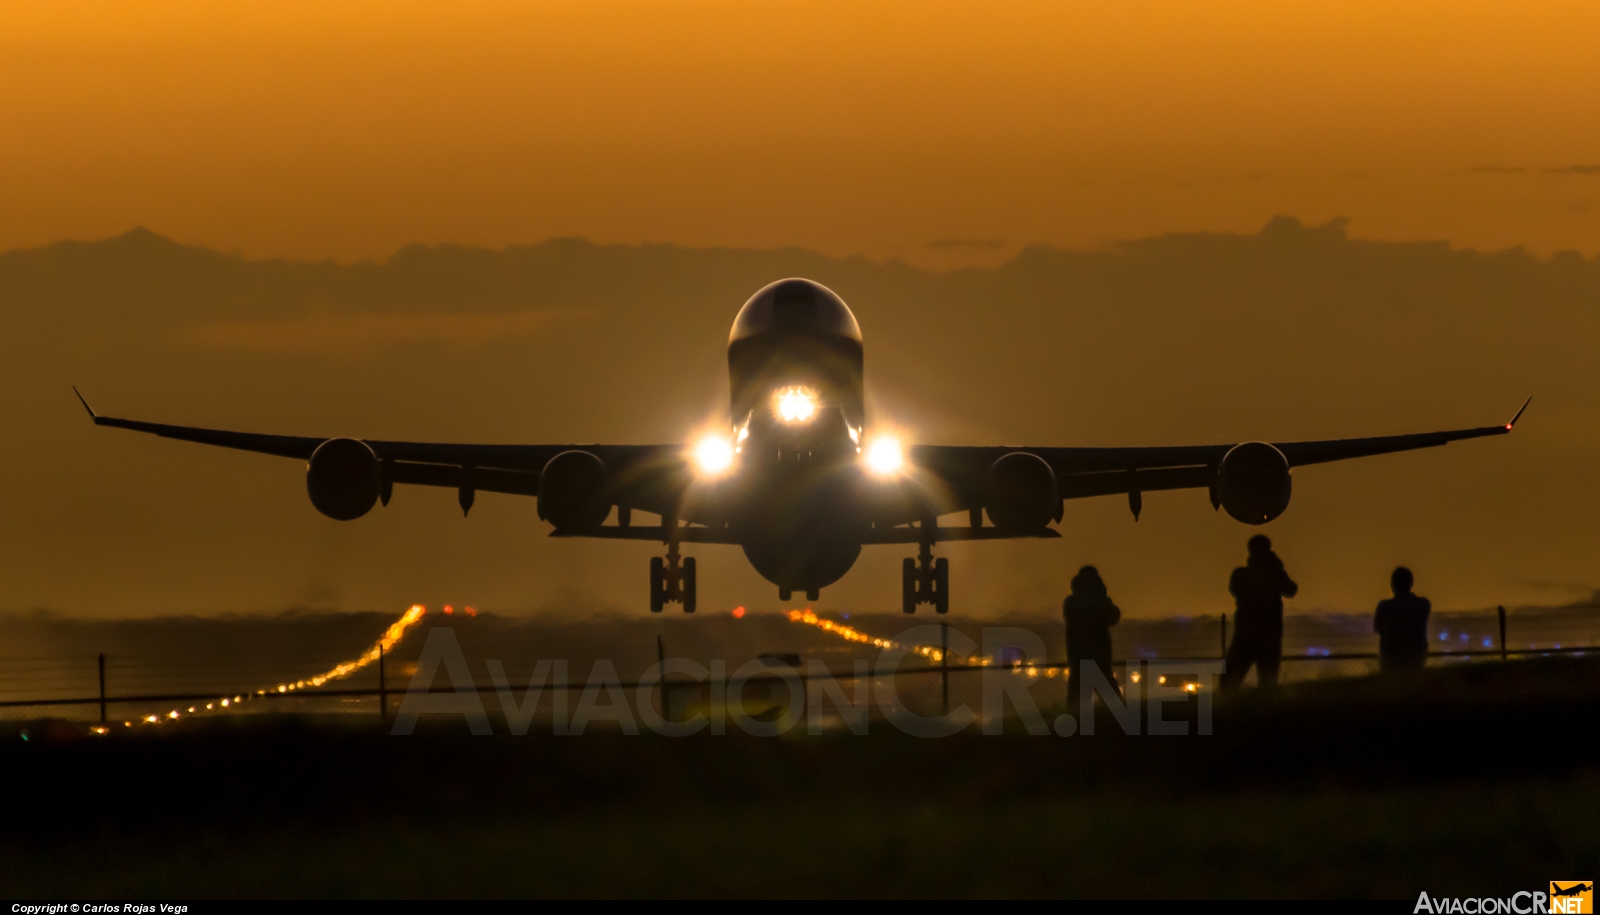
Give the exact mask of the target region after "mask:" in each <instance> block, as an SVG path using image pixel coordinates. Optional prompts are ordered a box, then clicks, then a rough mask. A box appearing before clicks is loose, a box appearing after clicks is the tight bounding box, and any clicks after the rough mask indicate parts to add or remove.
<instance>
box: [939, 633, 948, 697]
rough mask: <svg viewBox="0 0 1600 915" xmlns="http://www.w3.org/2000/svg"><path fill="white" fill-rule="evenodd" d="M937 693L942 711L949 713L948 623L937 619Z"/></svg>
mask: <svg viewBox="0 0 1600 915" xmlns="http://www.w3.org/2000/svg"><path fill="white" fill-rule="evenodd" d="M939 695H940V697H941V698H942V699H943V701H944V713H945V714H946V715H948V714H950V624H949V623H947V622H945V621H944V620H940V621H939Z"/></svg>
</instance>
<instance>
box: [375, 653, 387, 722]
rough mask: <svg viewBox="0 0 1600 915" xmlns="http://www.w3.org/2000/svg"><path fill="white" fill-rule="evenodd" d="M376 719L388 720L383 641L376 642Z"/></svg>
mask: <svg viewBox="0 0 1600 915" xmlns="http://www.w3.org/2000/svg"><path fill="white" fill-rule="evenodd" d="M378 720H379V721H385V722H386V721H388V720H389V683H388V681H387V680H385V679H384V674H383V643H382V642H379V643H378Z"/></svg>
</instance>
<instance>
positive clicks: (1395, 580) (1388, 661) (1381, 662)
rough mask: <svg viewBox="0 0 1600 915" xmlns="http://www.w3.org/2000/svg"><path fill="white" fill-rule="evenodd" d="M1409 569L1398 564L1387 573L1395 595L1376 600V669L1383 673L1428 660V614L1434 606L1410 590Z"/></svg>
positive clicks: (1408, 668)
mask: <svg viewBox="0 0 1600 915" xmlns="http://www.w3.org/2000/svg"><path fill="white" fill-rule="evenodd" d="M1411 586H1412V578H1411V570H1410V569H1408V568H1406V567H1405V566H1400V567H1399V568H1397V569H1395V570H1394V574H1392V575H1390V576H1389V590H1391V591H1393V592H1394V597H1391V598H1389V599H1388V600H1383V601H1379V602H1378V612H1377V613H1374V614H1373V615H1372V631H1373V632H1376V633H1377V634H1378V669H1379V670H1381V671H1383V672H1384V673H1386V674H1391V673H1402V672H1405V671H1413V670H1421V669H1422V666H1423V665H1424V664H1426V663H1427V662H1428V615H1429V614H1430V613H1432V612H1433V605H1432V604H1430V603H1429V602H1428V599H1427V598H1426V597H1418V596H1417V595H1415V594H1413V593H1411Z"/></svg>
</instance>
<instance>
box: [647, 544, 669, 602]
mask: <svg viewBox="0 0 1600 915" xmlns="http://www.w3.org/2000/svg"><path fill="white" fill-rule="evenodd" d="M666 605H667V563H666V561H665V560H663V559H662V558H661V557H660V556H651V557H650V612H651V613H660V612H661V608H662V607H665V606H666Z"/></svg>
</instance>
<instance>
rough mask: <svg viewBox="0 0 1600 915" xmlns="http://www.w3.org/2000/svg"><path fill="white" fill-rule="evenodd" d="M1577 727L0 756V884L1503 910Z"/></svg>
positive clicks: (1257, 701)
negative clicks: (1454, 905) (1344, 901)
mask: <svg viewBox="0 0 1600 915" xmlns="http://www.w3.org/2000/svg"><path fill="white" fill-rule="evenodd" d="M1597 711H1600V662H1597V661H1596V660H1595V659H1587V658H1579V659H1565V660H1561V659H1544V660H1534V661H1527V662H1512V663H1510V664H1482V665H1473V666H1470V667H1462V668H1460V669H1446V670H1431V671H1429V672H1428V673H1427V674H1426V675H1424V676H1422V677H1419V678H1417V679H1415V680H1412V681H1408V682H1404V683H1400V684H1390V683H1384V682H1381V681H1378V680H1376V679H1372V678H1365V679H1359V680H1350V681H1329V682H1318V683H1307V684H1301V685H1297V686H1295V687H1293V688H1289V689H1284V690H1282V691H1280V692H1279V693H1278V694H1276V695H1248V694H1247V695H1245V696H1242V697H1239V698H1238V699H1237V700H1236V701H1231V702H1230V701H1219V702H1218V705H1217V710H1216V725H1215V727H1216V734H1215V736H1212V737H1164V738H1158V737H1148V736H1146V737H1137V738H1134V737H1125V736H1105V735H1102V736H1095V737H1082V736H1078V737H1072V738H1060V737H1036V738H1029V737H1024V736H1020V729H1016V730H1018V731H1019V735H1018V736H1005V737H982V736H978V735H963V736H958V737H953V738H947V739H940V740H919V739H915V738H911V737H906V736H904V735H900V734H898V733H895V732H893V731H891V730H889V729H887V728H884V729H877V730H875V732H874V733H873V734H872V735H871V736H869V737H865V738H855V737H849V736H826V737H811V738H808V737H786V738H777V739H759V738H753V737H747V736H727V737H710V736H705V735H702V736H700V737H696V738H685V739H668V738H661V737H649V736H646V737H626V736H623V735H620V734H606V733H591V734H589V735H588V736H585V737H581V738H556V737H549V736H542V737H540V736H529V737H520V738H519V737H504V736H501V737H486V738H470V737H468V736H467V735H466V734H465V728H464V727H461V726H460V725H459V723H450V724H446V723H440V724H438V725H436V726H435V727H432V728H425V729H422V730H421V731H419V733H418V734H417V735H416V736H414V737H411V738H396V737H390V736H387V735H386V734H384V733H382V732H381V731H378V730H376V729H374V728H371V726H370V725H367V724H363V725H357V724H354V723H352V722H350V721H340V720H335V719H307V718H291V717H268V716H249V717H247V718H240V719H234V720H220V721H211V722H196V723H195V725H194V726H192V727H181V728H174V729H171V730H168V731H166V732H165V733H145V734H139V735H135V734H129V735H127V736H125V737H119V738H117V739H97V740H88V739H75V740H74V739H61V740H54V741H52V740H38V739H35V740H31V741H29V742H27V743H22V742H21V741H16V740H10V741H7V742H6V743H5V744H3V747H4V750H3V751H0V765H3V766H4V771H5V772H6V776H7V784H8V786H9V787H10V789H11V796H10V798H9V800H8V807H9V808H10V813H11V815H10V816H7V817H6V822H7V824H8V825H7V828H6V831H7V835H6V837H5V845H4V848H3V849H0V852H3V855H0V886H3V889H4V892H5V894H6V895H8V896H12V897H28V896H37V897H56V898H64V897H65V896H68V895H71V896H73V897H74V898H76V897H85V898H87V897H110V896H116V897H119V898H121V897H141V896H142V897H163V898H176V897H188V898H196V897H227V896H252V897H254V896H267V897H316V896H378V897H401V896H517V895H523V896H575V895H597V896H654V895H668V896H857V895H865V896H904V895H913V896H953V897H966V896H988V895H999V896H1037V895H1061V896H1088V897H1146V898H1148V897H1189V896H1216V897H1380V898H1382V897H1388V898H1405V899H1415V897H1416V894H1417V893H1418V892H1419V891H1421V890H1427V891H1428V892H1429V893H1430V895H1437V894H1445V895H1461V896H1465V895H1497V896H1502V897H1503V896H1505V895H1509V894H1510V893H1511V892H1514V891H1516V890H1518V889H1542V888H1543V886H1544V884H1545V883H1546V882H1547V881H1549V880H1550V879H1589V878H1591V877H1593V876H1594V875H1595V872H1596V869H1597V868H1600V830H1595V829H1594V828H1593V823H1594V822H1596V817H1597V814H1600V774H1597V770H1596V769H1595V768H1593V766H1594V756H1593V754H1592V751H1591V750H1590V749H1589V747H1591V746H1592V744H1593V741H1592V739H1591V738H1590V737H1589V736H1588V735H1589V733H1590V732H1591V731H1592V728H1593V722H1594V721H1595V717H1596V712H1597ZM1106 724H1107V725H1109V722H1106ZM1109 730H1114V728H1110V727H1104V728H1102V731H1109ZM36 733H37V729H36Z"/></svg>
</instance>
